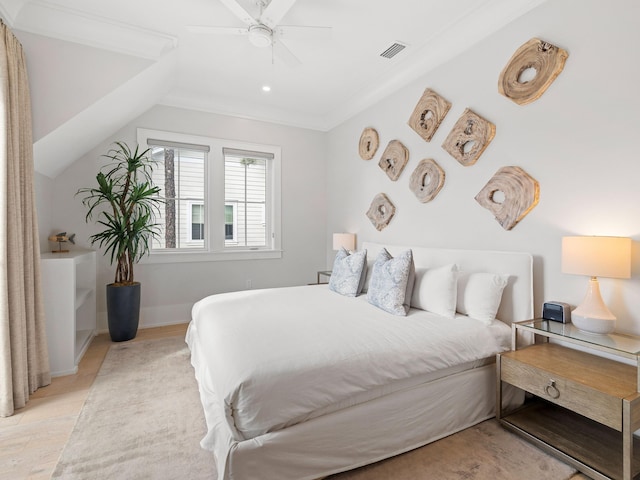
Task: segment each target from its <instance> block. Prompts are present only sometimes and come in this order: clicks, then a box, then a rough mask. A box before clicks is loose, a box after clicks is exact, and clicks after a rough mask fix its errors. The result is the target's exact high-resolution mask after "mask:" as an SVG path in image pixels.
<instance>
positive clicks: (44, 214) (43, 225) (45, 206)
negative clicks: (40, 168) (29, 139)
mask: <svg viewBox="0 0 640 480" xmlns="http://www.w3.org/2000/svg"><path fill="white" fill-rule="evenodd" d="M33 183H34V190H35V194H36V212H37V215H38V233H39V235H40V239H39V242H40V251H41V252H46V251H48V250H49V249H50V248H51V246H50V245H49V242H48V240H47V237H48V236H49V235H52V234H53V233H59V232H61V231H62V230H57V231H55V232H54V231H53V229H54V227H53V223H52V220H53V219H52V217H53V209H54V207H53V204H52V201H51V200H52V199H53V180H52V179H50V178H49V177H47V176H46V175H42V174H41V173H38V172H34V178H33Z"/></svg>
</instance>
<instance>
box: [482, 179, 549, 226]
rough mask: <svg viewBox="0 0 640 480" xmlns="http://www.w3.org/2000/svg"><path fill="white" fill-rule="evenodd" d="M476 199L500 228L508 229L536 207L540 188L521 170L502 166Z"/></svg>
mask: <svg viewBox="0 0 640 480" xmlns="http://www.w3.org/2000/svg"><path fill="white" fill-rule="evenodd" d="M499 192H500V193H501V194H499ZM475 198H476V201H477V202H478V203H479V204H480V205H482V206H483V207H484V208H486V209H487V210H489V211H490V212H491V213H493V215H494V216H495V217H496V220H497V221H498V223H499V224H500V225H502V228H504V229H505V230H511V229H512V228H513V227H515V226H516V224H517V223H518V222H519V221H520V220H522V219H523V218H524V216H525V215H526V214H527V213H529V212H530V211H531V209H533V207H535V206H536V205H537V204H538V200H539V198H540V185H539V184H538V182H537V181H536V180H535V179H534V178H532V177H531V176H529V174H528V173H527V172H525V171H524V170H523V169H521V168H520V167H502V168H501V169H500V170H498V171H497V172H496V174H495V175H494V176H493V177H491V179H490V180H489V181H488V182H487V184H486V185H485V186H484V187H483V188H482V190H480V192H478V194H477V195H476V197H475Z"/></svg>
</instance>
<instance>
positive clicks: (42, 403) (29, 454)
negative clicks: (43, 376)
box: [0, 324, 187, 480]
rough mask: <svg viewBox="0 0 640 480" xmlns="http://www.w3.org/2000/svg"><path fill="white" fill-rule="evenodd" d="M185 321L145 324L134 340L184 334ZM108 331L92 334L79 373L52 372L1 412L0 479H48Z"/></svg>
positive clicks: (99, 360)
mask: <svg viewBox="0 0 640 480" xmlns="http://www.w3.org/2000/svg"><path fill="white" fill-rule="evenodd" d="M186 330H187V324H181V325H171V326H167V327H158V328H147V329H142V330H139V331H138V335H137V336H136V338H135V339H133V340H130V341H131V342H139V341H141V340H150V339H154V338H164V337H171V336H176V335H181V336H184V335H185V333H186ZM110 345H112V342H111V340H110V339H109V335H108V334H101V335H98V336H97V337H95V338H94V339H93V341H92V342H91V345H90V346H89V348H88V350H87V352H86V353H85V355H84V357H83V358H82V360H81V361H80V365H79V366H78V373H76V374H75V375H67V376H64V377H55V378H53V380H52V382H51V385H48V386H46V387H43V388H40V389H39V390H38V391H37V392H36V393H34V394H33V395H32V396H31V398H30V400H29V403H28V404H27V406H26V407H25V408H22V409H20V410H17V411H16V413H15V414H14V415H13V416H11V417H7V418H1V417H0V480H23V479H30V480H35V479H38V480H41V479H48V478H50V477H51V474H52V473H53V469H54V468H55V466H56V464H57V463H58V458H59V457H60V453H61V452H62V449H63V448H64V446H65V444H66V443H67V440H68V439H69V436H70V435H71V431H72V430H73V426H74V425H75V423H76V419H77V418H78V415H79V414H80V410H81V409H82V406H83V405H84V401H85V399H86V398H87V394H88V393H89V389H90V388H91V384H92V383H93V380H94V379H95V377H96V375H97V373H98V370H100V366H101V365H102V361H103V360H104V357H105V355H106V354H107V350H109V346H110Z"/></svg>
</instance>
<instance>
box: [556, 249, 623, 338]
mask: <svg viewBox="0 0 640 480" xmlns="http://www.w3.org/2000/svg"><path fill="white" fill-rule="evenodd" d="M562 273H570V274H573V275H587V276H589V277H591V279H590V280H589V286H588V288H587V294H586V295H585V297H584V299H583V300H582V303H581V304H580V305H578V306H577V307H576V308H575V310H573V311H572V312H571V323H573V324H574V325H575V326H576V327H578V328H579V329H580V330H582V331H584V332H588V333H600V334H604V333H610V332H612V331H613V330H614V328H615V325H616V317H615V316H614V315H613V313H611V311H610V310H609V309H608V308H607V306H606V305H605V303H604V301H603V300H602V295H600V284H599V282H598V277H609V278H629V277H630V276H631V239H630V238H624V237H563V238H562Z"/></svg>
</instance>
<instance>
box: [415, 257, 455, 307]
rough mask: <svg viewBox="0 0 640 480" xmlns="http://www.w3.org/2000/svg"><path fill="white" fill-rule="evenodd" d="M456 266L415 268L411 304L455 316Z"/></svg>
mask: <svg viewBox="0 0 640 480" xmlns="http://www.w3.org/2000/svg"><path fill="white" fill-rule="evenodd" d="M457 292H458V266H457V265H456V264H454V263H452V264H450V265H444V266H442V267H436V268H416V281H415V284H414V286H413V295H412V297H411V306H412V307H415V308H420V309H422V310H427V311H428V312H433V313H437V314H438V315H442V316H443V317H447V318H454V317H455V316H456V298H457Z"/></svg>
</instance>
